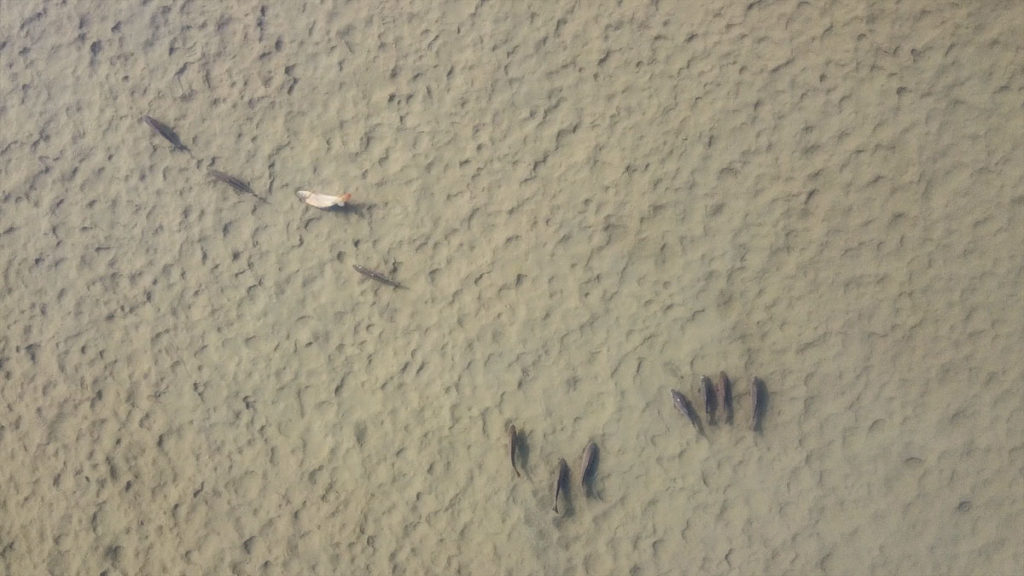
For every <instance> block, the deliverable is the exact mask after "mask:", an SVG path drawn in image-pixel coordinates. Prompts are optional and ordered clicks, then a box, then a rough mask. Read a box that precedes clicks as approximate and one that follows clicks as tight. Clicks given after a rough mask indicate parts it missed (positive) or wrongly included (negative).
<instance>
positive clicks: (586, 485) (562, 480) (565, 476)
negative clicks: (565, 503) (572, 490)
mask: <svg viewBox="0 0 1024 576" xmlns="http://www.w3.org/2000/svg"><path fill="white" fill-rule="evenodd" d="M597 457H598V448H597V444H594V443H593V442H589V443H587V447H586V448H584V449H583V457H582V460H581V462H580V470H581V471H582V472H581V473H580V487H581V488H583V490H584V492H586V493H587V495H589V494H590V488H591V485H592V481H593V477H594V472H595V471H596V470H597ZM563 493H564V494H566V496H567V497H568V493H569V465H568V464H567V463H566V462H565V458H559V459H558V477H557V479H556V480H555V505H554V508H553V510H554V511H555V514H558V497H559V496H560V495H561V494H563Z"/></svg>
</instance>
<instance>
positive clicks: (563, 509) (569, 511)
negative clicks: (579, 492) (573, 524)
mask: <svg viewBox="0 0 1024 576" xmlns="http://www.w3.org/2000/svg"><path fill="white" fill-rule="evenodd" d="M569 475H570V478H569V481H568V482H566V483H565V486H562V494H561V495H560V496H559V503H560V504H561V505H560V506H559V507H558V512H556V514H558V516H559V517H561V518H572V517H573V516H575V515H576V506H574V505H573V503H572V493H573V485H572V478H571V476H572V472H570V473H569ZM552 511H554V510H553V509H552Z"/></svg>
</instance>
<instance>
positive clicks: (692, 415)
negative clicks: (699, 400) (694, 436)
mask: <svg viewBox="0 0 1024 576" xmlns="http://www.w3.org/2000/svg"><path fill="white" fill-rule="evenodd" d="M672 403H673V404H675V405H676V408H678V409H679V411H680V412H682V413H683V416H686V417H687V418H688V419H689V420H690V423H691V424H693V427H694V428H696V429H697V432H698V433H700V435H701V436H704V437H705V438H707V436H705V435H704V427H703V426H701V424H700V418H698V417H697V411H696V410H694V409H693V404H690V400H689V399H687V398H686V396H683V393H682V392H680V391H678V390H672Z"/></svg>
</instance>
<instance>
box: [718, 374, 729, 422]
mask: <svg viewBox="0 0 1024 576" xmlns="http://www.w3.org/2000/svg"><path fill="white" fill-rule="evenodd" d="M715 396H716V397H717V400H718V407H719V408H721V409H722V418H723V419H724V420H725V421H726V423H727V424H732V382H730V381H729V377H728V376H727V375H726V374H725V372H719V373H718V381H717V382H715Z"/></svg>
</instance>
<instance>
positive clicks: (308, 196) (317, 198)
mask: <svg viewBox="0 0 1024 576" xmlns="http://www.w3.org/2000/svg"><path fill="white" fill-rule="evenodd" d="M295 195H296V196H298V197H299V199H300V200H302V201H303V202H305V203H306V204H309V205H310V206H314V207H316V208H323V209H327V208H333V207H335V206H337V207H338V208H344V207H345V204H346V203H348V201H349V200H350V199H352V195H351V194H323V193H320V192H311V191H309V190H299V191H298V192H296V193H295Z"/></svg>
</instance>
